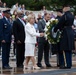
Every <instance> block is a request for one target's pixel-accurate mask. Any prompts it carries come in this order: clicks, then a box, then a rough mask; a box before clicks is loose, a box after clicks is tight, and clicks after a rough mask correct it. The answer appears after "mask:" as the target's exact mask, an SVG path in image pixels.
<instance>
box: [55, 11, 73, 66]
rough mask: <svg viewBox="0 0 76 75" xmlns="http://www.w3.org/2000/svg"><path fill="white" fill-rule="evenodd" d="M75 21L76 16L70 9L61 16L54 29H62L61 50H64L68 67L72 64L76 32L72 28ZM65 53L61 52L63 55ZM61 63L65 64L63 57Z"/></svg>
mask: <svg viewBox="0 0 76 75" xmlns="http://www.w3.org/2000/svg"><path fill="white" fill-rule="evenodd" d="M73 21H74V16H73V15H72V14H71V12H70V11H67V12H65V14H64V15H63V16H62V17H61V19H60V21H59V23H58V24H57V26H56V27H55V29H54V31H55V32H56V31H57V29H60V30H61V31H62V34H61V39H60V51H64V53H65V59H66V64H67V67H71V66H72V50H74V33H73V29H72V25H73ZM62 55H63V54H61V56H62ZM61 61H62V62H61V65H63V62H64V60H62V59H61Z"/></svg>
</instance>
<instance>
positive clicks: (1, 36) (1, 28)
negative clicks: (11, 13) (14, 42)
mask: <svg viewBox="0 0 76 75" xmlns="http://www.w3.org/2000/svg"><path fill="white" fill-rule="evenodd" d="M11 29H12V26H11V23H10V22H9V21H8V19H7V18H6V17H4V18H2V19H0V41H2V40H5V43H2V67H3V68H4V67H5V66H7V67H8V68H9V53H10V45H11V35H12V30H11Z"/></svg>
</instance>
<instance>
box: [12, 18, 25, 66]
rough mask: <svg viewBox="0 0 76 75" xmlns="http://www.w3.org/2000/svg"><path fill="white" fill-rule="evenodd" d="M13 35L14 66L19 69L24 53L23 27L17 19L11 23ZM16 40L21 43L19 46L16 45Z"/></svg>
mask: <svg viewBox="0 0 76 75" xmlns="http://www.w3.org/2000/svg"><path fill="white" fill-rule="evenodd" d="M13 34H14V37H15V42H16V59H17V62H16V64H17V67H19V66H22V65H23V61H24V53H25V43H24V41H25V31H24V25H23V23H22V22H21V21H20V20H19V19H16V20H15V21H14V23H13ZM18 40H19V41H20V42H21V44H18V43H17V41H18Z"/></svg>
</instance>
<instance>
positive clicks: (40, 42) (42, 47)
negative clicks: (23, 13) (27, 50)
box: [37, 19, 50, 67]
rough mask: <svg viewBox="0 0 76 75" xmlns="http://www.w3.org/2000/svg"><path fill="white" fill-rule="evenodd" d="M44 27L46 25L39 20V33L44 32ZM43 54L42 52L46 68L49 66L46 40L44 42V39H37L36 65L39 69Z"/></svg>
mask: <svg viewBox="0 0 76 75" xmlns="http://www.w3.org/2000/svg"><path fill="white" fill-rule="evenodd" d="M45 25H46V23H45V21H44V20H43V19H42V20H39V22H38V28H39V33H41V32H45V31H44V28H45ZM43 52H44V60H45V64H46V66H50V64H49V43H48V40H46V39H45V37H39V38H38V63H37V65H38V66H39V67H42V64H41V61H42V57H43Z"/></svg>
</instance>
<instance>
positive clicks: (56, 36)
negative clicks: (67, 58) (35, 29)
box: [44, 19, 61, 44]
mask: <svg viewBox="0 0 76 75" xmlns="http://www.w3.org/2000/svg"><path fill="white" fill-rule="evenodd" d="M57 23H58V20H57V19H51V20H50V21H49V22H48V23H46V27H45V29H44V30H45V37H46V39H48V41H49V43H51V44H56V43H58V42H59V41H60V37H61V36H60V34H61V32H60V31H59V30H57V32H56V33H55V32H54V27H55V26H56V24H57Z"/></svg>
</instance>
